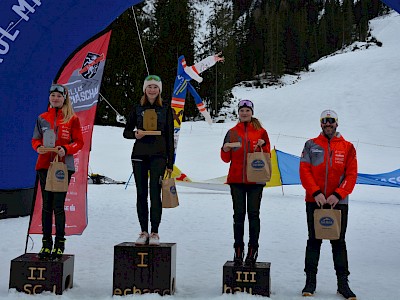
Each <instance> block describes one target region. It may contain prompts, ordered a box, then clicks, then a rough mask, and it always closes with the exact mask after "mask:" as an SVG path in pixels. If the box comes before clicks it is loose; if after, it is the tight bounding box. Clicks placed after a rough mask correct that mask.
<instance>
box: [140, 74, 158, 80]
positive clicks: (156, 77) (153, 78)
mask: <svg viewBox="0 0 400 300" xmlns="http://www.w3.org/2000/svg"><path fill="white" fill-rule="evenodd" d="M150 80H155V81H161V78H160V76H157V75H149V76H147V77H146V78H145V79H144V81H150Z"/></svg>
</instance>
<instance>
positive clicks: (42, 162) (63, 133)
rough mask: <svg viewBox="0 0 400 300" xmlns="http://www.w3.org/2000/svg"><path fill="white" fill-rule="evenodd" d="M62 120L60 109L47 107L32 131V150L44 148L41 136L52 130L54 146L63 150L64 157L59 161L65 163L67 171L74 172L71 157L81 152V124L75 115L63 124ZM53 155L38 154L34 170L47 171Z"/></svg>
mask: <svg viewBox="0 0 400 300" xmlns="http://www.w3.org/2000/svg"><path fill="white" fill-rule="evenodd" d="M63 118H64V117H63V114H62V111H61V109H56V108H52V107H49V109H48V111H47V112H45V113H42V114H41V115H40V116H39V117H38V119H37V121H36V125H35V129H34V131H33V137H32V148H33V149H34V150H35V151H36V150H37V148H38V147H39V146H46V145H44V143H43V134H44V132H45V131H46V130H54V133H56V141H55V146H62V147H63V148H64V150H65V156H64V157H62V158H61V159H60V161H62V162H65V164H66V165H67V168H68V170H69V171H75V167H74V157H73V155H74V154H75V153H77V152H78V151H79V150H81V149H82V147H83V144H84V143H83V137H82V130H81V124H80V122H79V118H78V117H77V116H76V115H74V116H72V118H71V119H70V120H69V121H68V122H67V123H65V124H63ZM55 155H56V154H55V153H54V152H48V153H44V154H39V156H38V159H37V162H36V170H39V169H48V168H49V166H50V162H51V161H53V159H54V158H55Z"/></svg>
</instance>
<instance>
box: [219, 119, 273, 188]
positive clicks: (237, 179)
mask: <svg viewBox="0 0 400 300" xmlns="http://www.w3.org/2000/svg"><path fill="white" fill-rule="evenodd" d="M259 139H263V140H264V141H265V144H264V146H263V147H262V149H263V152H266V153H270V152H271V147H270V142H269V137H268V133H267V131H266V130H265V129H264V128H260V129H258V130H256V129H255V128H254V127H253V125H252V124H251V123H247V122H240V123H238V124H237V125H236V126H235V127H233V128H231V129H230V130H229V131H228V132H227V133H226V135H225V138H224V144H225V143H231V142H240V143H241V147H237V148H232V149H231V150H230V151H228V152H225V151H224V150H223V149H222V148H221V159H222V160H223V161H224V162H226V163H229V162H230V163H231V165H230V167H229V173H228V178H227V183H228V184H229V183H250V184H255V182H248V181H247V172H246V165H247V153H252V152H254V146H255V145H256V144H257V142H258V140H259ZM256 151H261V150H260V148H259V147H257V149H256Z"/></svg>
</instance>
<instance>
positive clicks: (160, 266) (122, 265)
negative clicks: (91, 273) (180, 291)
mask: <svg viewBox="0 0 400 300" xmlns="http://www.w3.org/2000/svg"><path fill="white" fill-rule="evenodd" d="M175 281H176V244H175V243H161V244H160V246H148V245H143V246H136V245H135V243H130V242H126V243H121V244H118V245H116V246H114V273H113V295H119V296H125V295H131V294H148V293H158V294H160V295H173V294H174V293H175V284H176V282H175Z"/></svg>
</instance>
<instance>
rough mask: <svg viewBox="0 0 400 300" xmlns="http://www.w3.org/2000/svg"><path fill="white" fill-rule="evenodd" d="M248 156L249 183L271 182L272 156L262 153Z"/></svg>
mask: <svg viewBox="0 0 400 300" xmlns="http://www.w3.org/2000/svg"><path fill="white" fill-rule="evenodd" d="M260 149H261V151H260V152H253V153H248V154H247V167H246V172H247V181H249V182H257V183H266V182H268V181H270V180H271V169H272V166H271V155H270V154H269V153H265V152H263V151H262V148H261V147H260Z"/></svg>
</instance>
